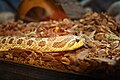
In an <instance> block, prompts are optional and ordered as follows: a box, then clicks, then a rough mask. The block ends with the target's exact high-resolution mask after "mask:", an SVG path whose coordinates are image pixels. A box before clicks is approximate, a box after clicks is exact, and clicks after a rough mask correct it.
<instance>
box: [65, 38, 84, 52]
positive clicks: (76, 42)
mask: <svg viewBox="0 0 120 80" xmlns="http://www.w3.org/2000/svg"><path fill="white" fill-rule="evenodd" d="M84 44H85V39H84V38H82V37H81V36H74V37H73V39H71V40H70V41H69V42H68V43H67V44H66V47H67V48H68V49H69V50H74V49H77V48H80V47H81V46H83V45H84Z"/></svg>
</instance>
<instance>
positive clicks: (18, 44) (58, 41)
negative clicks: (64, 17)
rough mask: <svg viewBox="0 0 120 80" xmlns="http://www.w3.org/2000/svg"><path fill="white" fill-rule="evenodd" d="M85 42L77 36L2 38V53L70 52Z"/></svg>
mask: <svg viewBox="0 0 120 80" xmlns="http://www.w3.org/2000/svg"><path fill="white" fill-rule="evenodd" d="M84 41H85V39H84V38H82V37H81V36H75V35H65V36H57V37H48V38H32V37H17V36H13V37H12V36H0V51H5V50H9V49H11V48H21V49H28V50H35V51H38V52H60V51H69V50H74V49H77V48H79V47H81V46H83V45H84Z"/></svg>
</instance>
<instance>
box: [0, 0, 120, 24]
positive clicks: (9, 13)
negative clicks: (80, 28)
mask: <svg viewBox="0 0 120 80" xmlns="http://www.w3.org/2000/svg"><path fill="white" fill-rule="evenodd" d="M55 1H56V3H59V4H61V5H62V7H63V9H64V10H65V12H66V13H67V14H68V16H69V17H70V18H71V19H79V18H81V17H82V16H83V15H84V14H86V13H88V12H94V11H95V12H105V13H107V14H109V15H111V16H114V17H115V18H116V21H117V22H119V21H120V1H119V0H55ZM20 2H21V0H0V22H4V21H14V19H15V14H16V10H17V7H18V5H19V4H20Z"/></svg>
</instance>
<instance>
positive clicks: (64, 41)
mask: <svg viewBox="0 0 120 80" xmlns="http://www.w3.org/2000/svg"><path fill="white" fill-rule="evenodd" d="M69 41H70V39H69V38H66V39H64V40H62V41H60V42H54V44H53V46H52V47H54V48H62V47H64V46H65V45H66V43H67V42H69Z"/></svg>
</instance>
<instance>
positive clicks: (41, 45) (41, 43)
mask: <svg viewBox="0 0 120 80" xmlns="http://www.w3.org/2000/svg"><path fill="white" fill-rule="evenodd" d="M45 45H46V42H45V41H40V42H39V43H38V46H40V47H43V46H45Z"/></svg>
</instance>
